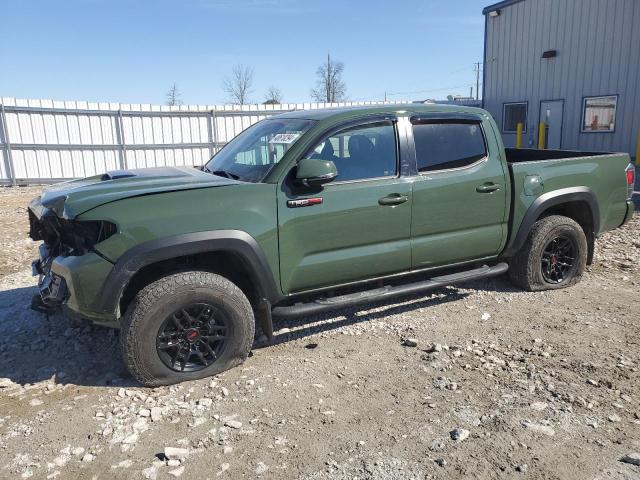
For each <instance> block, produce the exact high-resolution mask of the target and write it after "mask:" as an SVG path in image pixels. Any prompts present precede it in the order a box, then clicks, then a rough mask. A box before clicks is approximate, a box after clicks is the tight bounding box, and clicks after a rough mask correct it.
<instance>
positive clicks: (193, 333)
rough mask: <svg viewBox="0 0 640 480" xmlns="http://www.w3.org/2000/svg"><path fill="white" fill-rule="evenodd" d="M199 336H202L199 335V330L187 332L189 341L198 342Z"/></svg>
mask: <svg viewBox="0 0 640 480" xmlns="http://www.w3.org/2000/svg"><path fill="white" fill-rule="evenodd" d="M199 336H200V334H199V333H198V331H197V330H189V331H188V332H187V340H188V341H190V342H193V341H195V340H197V339H198V337H199Z"/></svg>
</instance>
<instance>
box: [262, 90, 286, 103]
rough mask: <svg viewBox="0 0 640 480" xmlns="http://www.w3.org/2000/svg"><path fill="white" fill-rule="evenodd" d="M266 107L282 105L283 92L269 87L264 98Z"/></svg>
mask: <svg viewBox="0 0 640 480" xmlns="http://www.w3.org/2000/svg"><path fill="white" fill-rule="evenodd" d="M263 103H264V104H265V105H280V104H281V103H282V92H281V91H280V89H279V88H278V87H273V86H271V87H269V89H268V90H267V94H266V95H265V96H264V102H263Z"/></svg>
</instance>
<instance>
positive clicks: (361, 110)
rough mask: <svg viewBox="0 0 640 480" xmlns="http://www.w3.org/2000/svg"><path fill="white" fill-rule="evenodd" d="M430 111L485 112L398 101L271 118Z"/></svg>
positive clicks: (321, 118)
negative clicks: (388, 103)
mask: <svg viewBox="0 0 640 480" xmlns="http://www.w3.org/2000/svg"><path fill="white" fill-rule="evenodd" d="M400 112H402V113H409V114H412V113H416V114H419V113H430V112H451V113H454V112H457V113H475V114H481V113H485V112H484V110H482V109H481V108H476V107H467V106H462V105H442V104H437V103H429V104H424V103H399V104H392V105H357V106H349V107H337V108H322V109H317V110H315V109H314V110H294V111H292V112H287V113H281V114H280V115H275V116H274V117H272V118H297V119H304V120H338V119H340V120H346V119H349V118H351V117H359V116H362V115H375V114H378V113H380V114H384V113H400Z"/></svg>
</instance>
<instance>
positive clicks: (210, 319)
mask: <svg viewBox="0 0 640 480" xmlns="http://www.w3.org/2000/svg"><path fill="white" fill-rule="evenodd" d="M227 324H228V322H227V319H226V316H225V314H224V312H222V311H221V310H220V309H217V308H216V307H214V306H213V305H210V304H208V303H193V304H191V305H188V306H187V307H183V308H180V309H178V310H176V311H174V312H173V313H171V314H170V315H169V316H168V317H167V318H166V319H165V320H164V322H163V323H162V325H161V326H160V329H159V330H158V335H157V338H156V350H157V352H158V356H159V357H160V359H161V360H162V362H163V363H164V364H165V365H166V366H167V367H169V368H170V369H172V370H174V371H177V372H197V371H198V370H202V369H204V368H207V367H208V366H210V365H211V364H213V363H214V362H215V361H216V360H217V359H218V358H220V357H221V356H222V353H223V352H224V348H225V341H226V338H227V337H226V335H227Z"/></svg>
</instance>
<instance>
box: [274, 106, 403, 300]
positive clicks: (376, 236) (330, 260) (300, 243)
mask: <svg viewBox="0 0 640 480" xmlns="http://www.w3.org/2000/svg"><path fill="white" fill-rule="evenodd" d="M398 145H399V143H398V136H397V129H396V120H395V118H394V119H382V120H380V119H375V120H374V119H370V120H366V121H364V120H363V121H361V122H359V123H356V124H350V125H349V126H343V127H337V129H336V130H335V131H331V132H328V133H327V134H326V135H323V136H321V137H320V138H318V140H317V142H316V144H315V146H314V147H313V148H312V149H311V150H310V151H309V152H308V153H307V155H305V157H309V158H316V159H321V160H331V161H333V162H334V163H335V165H336V168H337V170H338V177H337V178H336V180H334V181H333V182H332V183H328V184H325V185H324V187H322V188H319V189H318V190H316V191H310V190H309V191H304V190H303V191H301V190H299V189H296V188H295V187H294V184H293V182H292V177H293V174H294V172H295V170H292V171H291V172H290V174H289V175H288V177H287V178H286V179H285V180H284V182H283V183H282V184H281V186H280V189H279V191H278V223H279V228H278V230H279V233H278V235H279V241H280V278H281V286H282V290H283V292H285V293H292V292H299V291H302V290H309V289H316V288H322V287H328V286H333V285H338V284H344V283H348V282H352V281H358V280H363V279H367V278H372V277H377V276H382V275H386V274H391V273H395V272H401V271H406V270H409V269H410V268H411V246H410V230H409V229H410V223H411V184H410V182H408V181H407V180H406V179H405V178H401V177H400V175H399V148H398ZM405 150H406V149H405ZM294 169H295V167H294ZM310 198H313V199H314V200H313V201H312V202H307V203H305V206H304V207H300V206H299V205H300V203H299V202H296V200H301V199H310Z"/></svg>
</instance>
